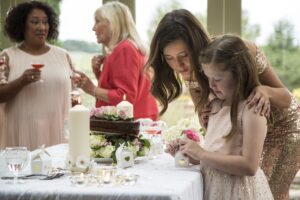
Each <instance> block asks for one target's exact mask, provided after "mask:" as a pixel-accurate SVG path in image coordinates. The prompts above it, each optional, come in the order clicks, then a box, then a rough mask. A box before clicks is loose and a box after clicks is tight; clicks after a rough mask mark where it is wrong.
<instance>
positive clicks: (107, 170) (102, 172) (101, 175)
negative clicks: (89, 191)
mask: <svg viewBox="0 0 300 200" xmlns="http://www.w3.org/2000/svg"><path fill="white" fill-rule="evenodd" d="M116 171H117V169H116V167H115V166H100V167H98V168H96V169H94V172H93V173H94V176H95V177H97V178H98V181H99V183H100V184H101V185H112V184H114V181H115V177H116Z"/></svg>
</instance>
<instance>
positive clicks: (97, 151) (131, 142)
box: [90, 134, 150, 162]
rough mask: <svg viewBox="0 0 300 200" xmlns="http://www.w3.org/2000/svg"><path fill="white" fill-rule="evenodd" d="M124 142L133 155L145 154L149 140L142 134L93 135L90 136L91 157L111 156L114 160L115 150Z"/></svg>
mask: <svg viewBox="0 0 300 200" xmlns="http://www.w3.org/2000/svg"><path fill="white" fill-rule="evenodd" d="M123 143H124V146H126V147H127V148H128V149H129V150H130V151H131V152H132V153H133V155H134V156H135V157H143V156H147V155H148V153H149V150H150V142H149V140H148V139H145V138H143V137H142V136H139V137H134V136H129V135H126V136H110V135H95V134H92V135H91V136H90V147H91V149H92V154H91V157H92V158H112V160H113V162H116V155H115V153H116V150H117V149H118V147H119V146H120V145H121V144H123Z"/></svg>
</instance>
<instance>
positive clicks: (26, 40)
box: [0, 1, 72, 150]
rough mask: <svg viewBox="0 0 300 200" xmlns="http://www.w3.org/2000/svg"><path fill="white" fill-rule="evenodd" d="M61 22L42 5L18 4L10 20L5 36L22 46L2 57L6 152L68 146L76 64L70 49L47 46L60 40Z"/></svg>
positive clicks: (0, 138) (1, 135)
mask: <svg viewBox="0 0 300 200" xmlns="http://www.w3.org/2000/svg"><path fill="white" fill-rule="evenodd" d="M58 23H59V22H58V17H57V14H56V13H55V12H54V10H53V9H52V8H51V7H50V6H49V5H48V4H46V3H43V2H39V1H29V2H24V3H20V4H18V5H16V6H15V7H13V8H11V10H10V11H9V13H8V15H7V17H6V19H5V24H4V33H5V34H6V35H7V36H8V37H9V38H10V40H11V41H12V42H16V45H15V46H12V47H9V48H7V49H4V50H3V51H2V52H1V54H0V56H1V57H2V58H4V60H5V62H4V64H3V65H1V66H0V102H1V103H3V104H1V107H0V109H2V113H3V114H4V116H3V117H1V118H0V120H1V123H2V124H3V126H2V127H0V144H1V147H6V146H27V148H28V149H30V150H32V149H35V148H37V147H38V146H39V145H43V144H45V145H46V146H49V145H54V144H58V143H61V142H63V141H64V128H63V124H64V120H65V118H66V117H67V114H68V109H69V107H70V100H69V92H70V89H71V80H70V78H69V77H70V74H71V66H72V65H71V62H70V56H69V54H68V53H67V52H66V51H65V50H63V49H62V48H59V47H56V46H53V45H51V44H49V43H47V41H51V40H55V39H57V36H58ZM33 63H39V64H43V65H44V67H43V68H42V69H34V68H33V67H32V64H33ZM41 79H42V80H43V82H41V81H39V80H41ZM0 113H1V112H0Z"/></svg>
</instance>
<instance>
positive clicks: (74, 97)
mask: <svg viewBox="0 0 300 200" xmlns="http://www.w3.org/2000/svg"><path fill="white" fill-rule="evenodd" d="M71 78H80V74H78V73H76V72H74V71H72V75H71ZM70 95H71V103H72V107H74V106H76V105H78V104H81V103H82V102H81V92H80V90H79V88H78V86H77V84H76V83H74V87H73V89H72V91H71V93H70Z"/></svg>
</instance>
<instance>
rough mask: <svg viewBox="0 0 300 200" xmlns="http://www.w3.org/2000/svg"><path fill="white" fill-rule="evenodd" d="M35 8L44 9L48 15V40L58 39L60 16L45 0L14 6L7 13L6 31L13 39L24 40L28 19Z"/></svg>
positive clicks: (16, 40) (15, 40)
mask: <svg viewBox="0 0 300 200" xmlns="http://www.w3.org/2000/svg"><path fill="white" fill-rule="evenodd" d="M33 9H40V10H43V11H44V12H45V13H46V15H47V17H48V23H49V33H48V36H47V40H55V39H57V37H58V25H59V21H58V16H57V14H56V13H55V12H54V10H53V8H52V7H51V6H49V5H48V4H46V3H43V2H39V1H28V2H24V3H20V4H18V5H16V6H15V7H12V8H11V9H10V10H9V12H8V14H7V17H6V19H5V24H4V33H5V35H7V36H8V37H9V38H10V40H11V41H13V42H22V41H24V39H25V38H24V35H25V29H26V20H27V17H28V15H29V13H30V12H31V11H32V10H33Z"/></svg>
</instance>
